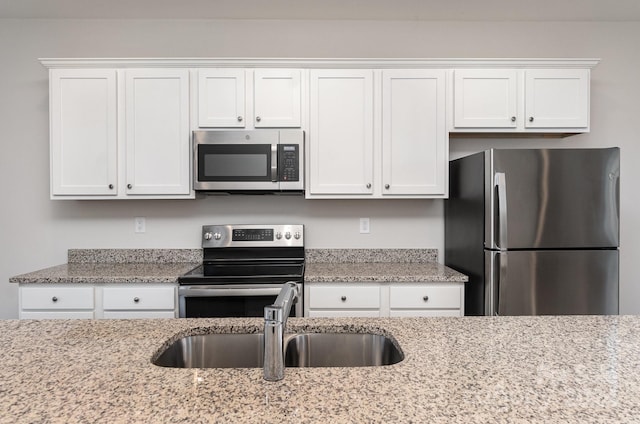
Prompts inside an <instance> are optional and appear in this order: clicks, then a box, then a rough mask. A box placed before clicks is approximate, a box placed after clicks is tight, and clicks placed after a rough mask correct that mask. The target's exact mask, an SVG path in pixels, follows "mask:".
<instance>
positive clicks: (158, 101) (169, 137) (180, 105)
mask: <svg viewBox="0 0 640 424" xmlns="http://www.w3.org/2000/svg"><path fill="white" fill-rule="evenodd" d="M125 97H126V108H125V111H126V119H125V122H126V146H127V147H126V183H127V186H126V190H127V194H129V195H134V194H135V195H156V194H167V195H170V194H173V195H178V194H184V195H188V194H189V192H190V190H191V188H190V169H191V167H190V163H191V155H190V153H191V152H190V149H189V146H190V142H189V134H190V131H189V71H187V70H183V69H142V70H140V69H138V70H127V71H126V89H125Z"/></svg>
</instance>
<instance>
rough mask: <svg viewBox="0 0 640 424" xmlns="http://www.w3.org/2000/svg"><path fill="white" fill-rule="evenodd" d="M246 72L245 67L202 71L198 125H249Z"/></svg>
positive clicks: (199, 78) (200, 73)
mask: <svg viewBox="0 0 640 424" xmlns="http://www.w3.org/2000/svg"><path fill="white" fill-rule="evenodd" d="M244 73H245V71H244V69H201V70H199V71H198V125H199V126H200V127H227V128H244V127H245V122H246V113H245V100H244V99H245V78H244Z"/></svg>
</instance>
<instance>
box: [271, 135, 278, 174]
mask: <svg viewBox="0 0 640 424" xmlns="http://www.w3.org/2000/svg"><path fill="white" fill-rule="evenodd" d="M271 181H272V182H274V183H276V182H278V145H277V144H272V145H271Z"/></svg>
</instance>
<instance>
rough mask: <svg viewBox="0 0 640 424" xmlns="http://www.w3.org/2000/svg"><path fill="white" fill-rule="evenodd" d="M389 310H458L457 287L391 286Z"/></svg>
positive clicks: (458, 294) (458, 297)
mask: <svg viewBox="0 0 640 424" xmlns="http://www.w3.org/2000/svg"><path fill="white" fill-rule="evenodd" d="M389 307H390V308H391V309H429V308H440V309H459V308H460V287H459V286H449V287H445V286H435V287H434V286H429V285H424V286H408V287H402V286H392V287H390V290H389Z"/></svg>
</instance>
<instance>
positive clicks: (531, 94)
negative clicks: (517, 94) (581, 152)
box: [525, 69, 589, 129]
mask: <svg viewBox="0 0 640 424" xmlns="http://www.w3.org/2000/svg"><path fill="white" fill-rule="evenodd" d="M525 127H526V128H537V129H545V128H576V129H586V128H589V70H588V69H537V70H531V71H526V73H525Z"/></svg>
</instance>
